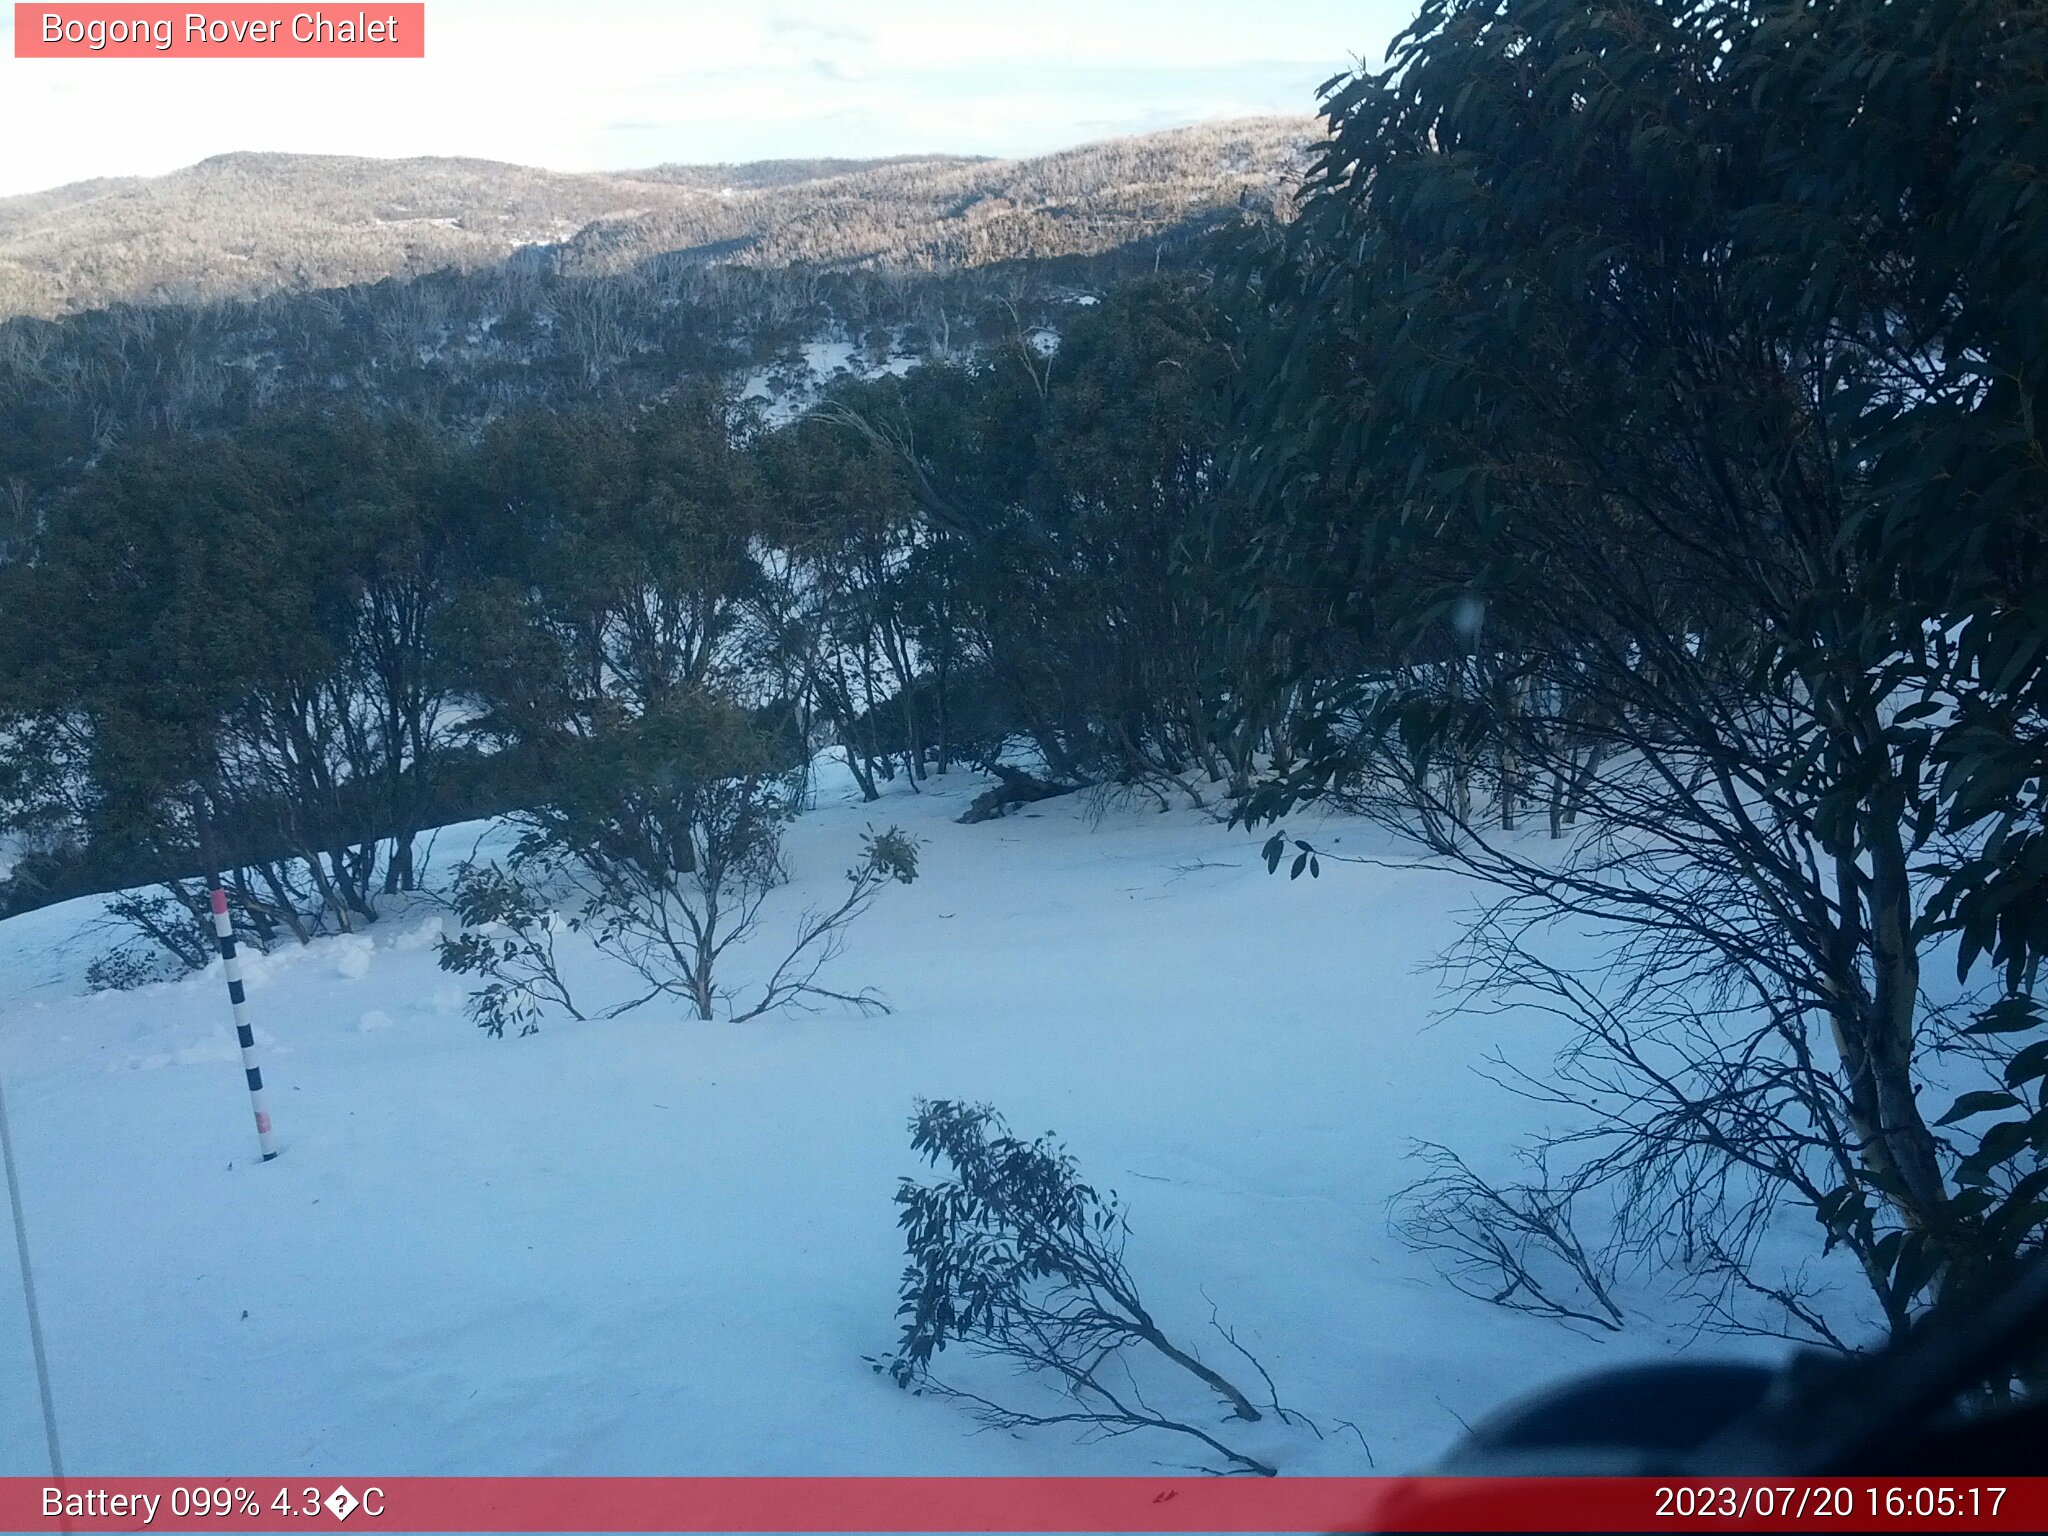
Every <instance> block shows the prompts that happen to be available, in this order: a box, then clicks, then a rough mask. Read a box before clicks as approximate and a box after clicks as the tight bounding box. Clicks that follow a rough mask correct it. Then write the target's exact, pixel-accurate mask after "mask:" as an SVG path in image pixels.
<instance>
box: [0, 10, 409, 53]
mask: <svg viewBox="0 0 2048 1536" xmlns="http://www.w3.org/2000/svg"><path fill="white" fill-rule="evenodd" d="M14 56H15V57H16V58H17V59H423V58H425V57H426V56H427V8H426V6H425V5H424V4H421V3H414V4H410V5H391V4H383V3H372V4H370V5H368V6H361V7H345V6H340V5H333V6H295V5H193V6H182V5H21V4H17V5H16V6H15V7H14Z"/></svg>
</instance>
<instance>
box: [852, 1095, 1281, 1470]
mask: <svg viewBox="0 0 2048 1536" xmlns="http://www.w3.org/2000/svg"><path fill="white" fill-rule="evenodd" d="M910 1129H911V1146H912V1147H913V1148H914V1149H915V1150H916V1151H918V1152H919V1153H921V1154H922V1155H923V1157H924V1159H925V1160H926V1161H927V1162H928V1163H930V1164H932V1165H933V1166H935V1167H937V1166H940V1165H944V1166H945V1167H946V1168H948V1169H949V1170H950V1174H949V1176H948V1177H946V1178H943V1179H941V1180H940V1181H939V1182H937V1183H934V1184H919V1183H917V1182H916V1181H915V1180H912V1179H905V1180H904V1181H903V1183H902V1184H901V1186H900V1187H899V1188H898V1189H897V1191H896V1203H897V1205H898V1206H899V1207H901V1215H900V1217H899V1221H900V1223H901V1225H902V1227H903V1230H904V1236H905V1239H906V1241H907V1243H908V1246H909V1251H910V1264H909V1267H908V1268H907V1269H905V1270H904V1272H903V1289H902V1305H901V1306H900V1307H898V1308H897V1315H898V1316H900V1317H902V1318H903V1319H904V1323H903V1336H902V1339H901V1341H900V1342H899V1343H898V1345H897V1348H896V1351H895V1353H893V1354H891V1355H886V1356H882V1357H880V1358H875V1359H872V1360H871V1361H870V1363H871V1364H872V1365H873V1366H874V1368H875V1369H876V1370H877V1371H882V1372H886V1373H887V1374H888V1375H889V1376H890V1377H891V1378H892V1379H893V1380H894V1381H895V1382H896V1383H897V1385H899V1386H902V1387H906V1388H911V1389H913V1390H920V1391H932V1392H936V1393H939V1394H941V1395H943V1396H946V1397H950V1398H954V1399H957V1400H960V1401H963V1402H965V1403H967V1404H968V1405H969V1406H970V1407H971V1408H972V1409H973V1410H974V1412H975V1415H976V1417H978V1418H979V1419H980V1420H981V1421H982V1422H983V1423H984V1424H987V1425H989V1426H991V1427H993V1428H1003V1429H1014V1428H1019V1427H1024V1426H1031V1425H1047V1424H1077V1425H1081V1426H1083V1427H1084V1428H1086V1429H1087V1430H1088V1431H1090V1432H1092V1433H1095V1434H1101V1435H1121V1434H1129V1433H1133V1432H1135V1431H1138V1430H1144V1429H1157V1430H1170V1431H1173V1432H1174V1433H1177V1434H1182V1435H1189V1436H1192V1437H1193V1438H1195V1439H1197V1440H1200V1441H1201V1442H1202V1443H1203V1444H1204V1445H1206V1446H1208V1447H1209V1449H1210V1450H1212V1451H1214V1452H1215V1453H1216V1454H1217V1455H1219V1456H1221V1457H1222V1458H1223V1459H1224V1460H1225V1462H1226V1463H1227V1464H1228V1466H1229V1467H1230V1469H1231V1470H1233V1471H1237V1472H1254V1473H1258V1474H1261V1475H1265V1476H1270V1475H1271V1474H1272V1473H1273V1471H1274V1468H1272V1467H1271V1466H1269V1465H1267V1464H1266V1463H1264V1462H1261V1461H1258V1460H1255V1459H1254V1458H1252V1457H1250V1456H1247V1455H1244V1454H1243V1453H1241V1452H1238V1451H1235V1450H1233V1449H1231V1448H1230V1447H1229V1446H1227V1445H1225V1444H1224V1443H1223V1442H1222V1441H1220V1440H1218V1439H1216V1438H1215V1436H1213V1435H1211V1434H1210V1433H1209V1432H1208V1431H1207V1430H1204V1429H1202V1428H1200V1427H1198V1426H1197V1425H1195V1424H1192V1423H1188V1422H1185V1421H1183V1420H1179V1419H1174V1418H1171V1417H1168V1416H1167V1415H1165V1414H1163V1413H1160V1412H1159V1411H1157V1410H1155V1409H1154V1408H1153V1407H1152V1406H1151V1404H1150V1402H1149V1401H1148V1399H1147V1396H1146V1393H1145V1390H1144V1388H1143V1387H1142V1386H1141V1385H1140V1383H1139V1381H1138V1378H1137V1376H1136V1375H1135V1374H1134V1370H1133V1367H1134V1365H1142V1364H1144V1363H1146V1362H1147V1361H1149V1362H1151V1363H1152V1364H1154V1365H1156V1364H1157V1363H1158V1362H1162V1361H1163V1362H1166V1363H1168V1364H1170V1365H1171V1366H1172V1367H1174V1368H1175V1370H1176V1371H1177V1372H1179V1373H1182V1374H1184V1375H1186V1376H1192V1377H1193V1378H1194V1379H1195V1380H1196V1381H1198V1382H1200V1383H1201V1385H1202V1386H1203V1388H1205V1389H1206V1390H1207V1391H1209V1392H1211V1393H1213V1394H1215V1396H1216V1397H1217V1398H1218V1399H1220V1400H1221V1402H1222V1404H1223V1405H1224V1406H1225V1407H1226V1408H1227V1409H1228V1411H1229V1416H1230V1417H1231V1418H1234V1419H1239V1420H1256V1419H1259V1418H1260V1417H1261V1414H1260V1411H1259V1409H1258V1408H1256V1407H1254V1406H1253V1404H1252V1402H1251V1400H1250V1399H1249V1398H1247V1397H1246V1396H1245V1394H1244V1393H1243V1392H1241V1391H1239V1390H1238V1389H1237V1388H1236V1387H1235V1386H1233V1385H1232V1384H1231V1383H1230V1382H1229V1381H1227V1380H1226V1379H1224V1377H1222V1376H1221V1375H1219V1374H1218V1373H1217V1372H1215V1371H1214V1370H1211V1369H1210V1368H1209V1367H1208V1366H1206V1365H1204V1364H1203V1363H1202V1362H1201V1361H1200V1360H1199V1359H1197V1358H1196V1357H1195V1356H1194V1354H1192V1353H1191V1352H1190V1351H1188V1350H1185V1349H1183V1348H1181V1347H1180V1346H1179V1345H1177V1344H1175V1343H1174V1342H1173V1341H1172V1340H1171V1339H1169V1338H1168V1337H1167V1336H1166V1334H1165V1332H1164V1331H1163V1330H1162V1329H1161V1328H1160V1326H1159V1324H1158V1323H1157V1322H1156V1321H1155V1320H1154V1319H1153V1317H1152V1314H1151V1313H1150V1312H1149V1311H1148V1310H1147V1309H1146V1307H1145V1305H1144V1303H1143V1301H1142V1300H1141V1299H1140V1298H1139V1295H1138V1287H1137V1282H1136V1281H1135V1280H1134V1279H1133V1278H1132V1276H1131V1272H1130V1270H1129V1269H1128V1268H1127V1267H1126V1266H1125V1264H1124V1257H1123V1254H1124V1242H1125V1238H1126V1236H1127V1235H1128V1228H1127V1226H1126V1224H1125V1220H1124V1215H1123V1210H1122V1208H1121V1207H1120V1206H1119V1205H1118V1203H1117V1198H1116V1196H1115V1195H1114V1194H1113V1193H1107V1192H1103V1191H1098V1190H1096V1189H1094V1188H1093V1187H1092V1186H1090V1185H1088V1184H1085V1183H1083V1182H1082V1180H1081V1177H1080V1172H1079V1170H1078V1168H1077V1167H1076V1166H1075V1163H1074V1160H1073V1158H1072V1157H1071V1156H1070V1155H1069V1154H1068V1153H1067V1151H1066V1150H1065V1148H1063V1147H1061V1146H1060V1145H1058V1144H1057V1143H1056V1142H1054V1141H1053V1140H1052V1138H1051V1137H1050V1136H1041V1137H1039V1138H1037V1139H1036V1140H1034V1141H1020V1140H1019V1139H1018V1138H1017V1137H1015V1136H1013V1135H1011V1134H1010V1130H1009V1127H1008V1126H1007V1125H1005V1124H1004V1122H1003V1119H1002V1117H1001V1116H1000V1115H998V1114H997V1113H996V1112H995V1111H994V1110H993V1109H991V1108H990V1107H989V1106H987V1105H985V1104H983V1105H970V1104H962V1103H957V1102H954V1101H951V1100H945V1099H938V1100H931V1101H920V1102H919V1104H918V1108H917V1114H916V1115H915V1116H914V1117H913V1119H912V1120H911V1123H910ZM1229 1337H1230V1336H1229V1335H1228V1334H1226V1335H1225V1338H1226V1339H1228V1338H1229ZM1231 1342H1232V1344H1233V1345H1235V1340H1234V1339H1232V1340H1231ZM954 1343H958V1344H964V1345H966V1346H967V1347H968V1348H969V1349H970V1350H972V1351H974V1352H976V1353H979V1354H984V1355H992V1356H996V1357H999V1358H1001V1359H1005V1360H1008V1361H1010V1362H1012V1363H1014V1364H1016V1365H1018V1366H1021V1367H1022V1368H1023V1369H1024V1370H1026V1371H1028V1372H1031V1373H1033V1374H1036V1375H1040V1376H1042V1377H1045V1378H1047V1379H1049V1380H1050V1381H1051V1382H1052V1383H1053V1384H1054V1385H1055V1386H1056V1387H1057V1388H1058V1389H1059V1390H1060V1391H1061V1393H1062V1394H1063V1395H1064V1396H1065V1397H1066V1398H1068V1399H1069V1400H1071V1402H1072V1404H1073V1407H1072V1408H1071V1409H1070V1410H1060V1411H1049V1412H1030V1411H1027V1410H1024V1409H1020V1408H1014V1407H1009V1406H1006V1405H1003V1404H1000V1403H996V1402H992V1401H990V1400H989V1399H987V1398H985V1397H981V1396H979V1395H977V1394H975V1393H973V1392H969V1391H966V1390H964V1389H962V1388H960V1387H958V1386H956V1385H952V1384H949V1383H945V1382H942V1381H940V1380H938V1379H937V1378H936V1377H935V1376H934V1375H933V1374H932V1360H933V1357H934V1356H935V1355H937V1354H939V1353H940V1352H941V1351H942V1350H944V1349H945V1348H946V1346H947V1345H948V1344H954ZM1240 1352H1242V1350H1241V1346H1240ZM1254 1364H1255V1365H1256V1362H1254ZM1261 1374H1262V1375H1263V1372H1261ZM1275 1411H1276V1413H1277V1412H1278V1410H1277V1406H1276V1409H1275ZM1280 1416H1281V1417H1285V1415H1280Z"/></svg>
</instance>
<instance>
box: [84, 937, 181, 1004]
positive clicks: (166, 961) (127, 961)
mask: <svg viewBox="0 0 2048 1536" xmlns="http://www.w3.org/2000/svg"><path fill="white" fill-rule="evenodd" d="M184 969H185V968H184V967H183V966H181V965H179V964H177V963H176V962H175V961H173V960H172V959H171V957H170V956H169V955H166V954H164V953H163V952H162V951H160V950H150V949H147V948H144V947H143V946H142V945H140V944H123V945H122V946H121V947H120V948H119V949H110V950H108V951H107V952H106V953H105V954H103V955H101V956H100V957H99V958H98V959H97V960H95V961H93V963H92V964H91V965H88V966H87V967H86V968H85V984H86V986H87V988H88V989H90V990H91V991H94V992H132V991H134V990H135V988H137V987H146V986H148V985H149V984H150V983H151V982H153V981H169V980H171V979H172V978H173V977H176V976H178V975H181V974H183V972H184Z"/></svg>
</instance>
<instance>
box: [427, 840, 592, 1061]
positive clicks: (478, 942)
mask: <svg viewBox="0 0 2048 1536" xmlns="http://www.w3.org/2000/svg"><path fill="white" fill-rule="evenodd" d="M452 900H453V903H454V906H455V912H456V915H457V916H458V917H460V918H461V919H462V929H463V931H462V932H461V933H459V934H456V935H455V936H454V937H452V938H449V937H443V938H442V939H441V941H440V944H439V946H438V948H439V959H440V962H441V969H442V970H444V971H452V972H454V973H455V974H456V975H458V976H484V977H488V978H489V980H488V981H487V983H486V984H485V985H484V986H482V987H480V988H478V989H477V990H476V991H474V992H472V993H470V994H469V1014H470V1017H471V1018H473V1019H475V1020H476V1023H477V1027H478V1028H479V1029H482V1030H483V1031H484V1032H485V1033H487V1034H489V1035H490V1036H492V1037H493V1038H494V1039H503V1038H504V1035H505V1027H506V1026H507V1025H508V1024H510V1025H516V1026H518V1033H519V1034H521V1035H531V1034H534V1033H536V1032H537V1031H538V1030H539V1029H540V1024H539V1022H538V1020H539V1018H540V1015H541V1013H542V1012H543V1011H544V1010H545V1009H547V1008H549V1007H556V1008H560V1009H562V1010H563V1011H564V1012H565V1013H567V1014H568V1015H569V1016H570V1017H571V1018H575V1019H580V1018H582V1017H583V1015H582V1014H581V1013H580V1012H578V1011H577V1008H576V1003H575V1000H574V999H572V998H571V997H570V996H569V989H568V987H567V986H566V985H564V984H563V981H562V975H561V972H560V970H559V969H557V967H556V964H555V934H556V932H557V930H558V929H559V928H560V927H561V920H560V919H559V918H557V917H556V916H555V914H554V912H553V911H552V910H550V909H549V908H548V907H547V905H546V904H545V903H543V902H542V901H541V900H540V899H539V897H537V896H536V895H535V894H534V892H533V890H532V888H531V887H530V886H528V885H526V884H525V883H524V882H522V881H520V880H519V879H518V878H516V877H515V876H513V875H509V874H507V873H506V872H505V871H504V870H503V869H500V868H499V867H498V866H497V865H496V864H468V863H465V864H461V865H458V866H457V867H456V870H455V889H454V892H453V896H452Z"/></svg>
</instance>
